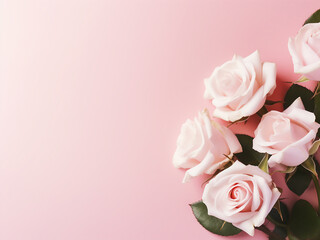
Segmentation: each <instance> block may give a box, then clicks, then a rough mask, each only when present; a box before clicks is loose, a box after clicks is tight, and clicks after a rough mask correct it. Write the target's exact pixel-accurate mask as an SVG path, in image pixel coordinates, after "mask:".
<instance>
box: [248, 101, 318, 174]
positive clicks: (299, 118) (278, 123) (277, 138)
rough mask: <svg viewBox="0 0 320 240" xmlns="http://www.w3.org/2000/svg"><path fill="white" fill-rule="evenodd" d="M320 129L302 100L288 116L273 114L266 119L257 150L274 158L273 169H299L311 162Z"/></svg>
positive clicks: (257, 137) (257, 133)
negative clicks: (307, 161) (275, 167)
mask: <svg viewBox="0 0 320 240" xmlns="http://www.w3.org/2000/svg"><path fill="white" fill-rule="evenodd" d="M319 126H320V125H319V124H318V123H316V122H315V115H314V113H312V112H308V111H306V110H305V109H304V106H303V103H302V101H301V99H300V98H298V99H296V100H295V101H294V102H293V103H292V104H291V105H290V106H289V107H288V108H287V109H286V110H285V111H284V112H278V111H270V112H268V113H267V114H265V115H264V116H263V117H262V119H261V122H260V123H259V125H258V127H257V129H256V130H255V132H254V135H255V137H254V139H253V149H255V150H257V151H259V152H263V153H265V152H266V153H269V154H271V155H272V156H271V157H270V159H269V161H268V164H269V166H270V167H274V166H278V167H281V168H283V167H284V166H298V165H299V164H301V163H303V162H304V161H305V160H307V158H308V156H309V149H310V147H311V145H312V142H313V140H314V139H315V137H316V134H317V130H318V128H319Z"/></svg>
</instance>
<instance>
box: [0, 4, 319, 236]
mask: <svg viewBox="0 0 320 240" xmlns="http://www.w3.org/2000/svg"><path fill="white" fill-rule="evenodd" d="M318 7H319V3H318V1H293V0H290V1H289V0H286V1H275V0H272V1H271V0H269V1H254V0H245V1H231V0H219V1H218V0H210V1H209V0H207V1H190V0H179V1H178V0H177V1H175V0H157V1H156V0H154V1H148V0H132V1H116V0H114V1H102V0H101V1H99V0H94V1H89V0H78V1H76V0H56V1H49V0H42V1H41V0H30V1H23V0H2V1H0V238H1V239H3V240H120V239H146V240H151V239H152V240H164V239H170V240H171V239H172V240H176V239H183V240H195V239H197V240H200V239H204V240H209V239H224V238H222V237H218V236H215V235H213V234H211V233H209V232H207V231H206V230H205V229H203V228H202V227H201V226H200V225H199V224H198V223H197V221H196V220H195V219H194V217H193V215H192V213H191V210H190V207H189V206H188V204H189V203H192V202H195V201H197V200H199V199H200V198H201V195H202V191H203V188H202V187H201V183H202V181H203V179H198V180H196V181H193V182H191V183H189V184H182V183H181V181H182V178H183V174H184V171H182V170H177V169H174V168H173V166H172V163H171V159H172V154H173V152H174V150H175V142H176V138H177V136H178V133H179V130H180V126H181V124H182V123H183V122H184V121H185V119H186V118H188V117H193V116H194V115H196V114H197V112H198V111H199V110H201V109H202V108H204V107H206V106H208V102H207V101H205V100H203V97H202V96H203V92H204V85H203V79H204V78H205V77H208V76H209V75H210V74H211V72H212V71H213V69H214V67H215V66H218V65H220V64H222V63H223V62H225V61H226V60H229V59H231V57H232V56H233V54H234V53H237V54H239V55H242V56H247V55H249V54H250V53H252V52H253V51H254V50H256V49H259V50H260V52H261V56H262V59H263V60H265V61H271V62H275V63H277V68H278V83H279V85H281V84H282V83H280V81H295V80H297V79H298V78H299V76H298V75H295V74H293V67H292V64H291V58H290V56H289V53H288V50H287V41H288V37H289V36H292V35H294V34H295V33H296V32H297V31H298V29H299V28H300V26H301V25H302V23H303V22H304V20H305V19H306V18H307V17H308V16H309V15H310V14H311V13H312V12H314V11H315V10H316V9H317V8H318ZM282 85H283V84H282ZM284 92H285V88H283V89H280V90H277V92H276V94H275V96H272V99H282V98H283V94H284ZM252 124H253V125H252V126H254V124H255V122H253V123H252ZM233 129H234V130H235V131H237V132H240V131H239V128H237V126H234V127H233ZM228 239H239V240H245V239H252V238H250V237H248V236H247V235H246V234H239V235H238V236H235V237H231V238H228ZM254 239H267V238H266V237H265V236H264V235H263V234H262V233H260V232H258V231H257V232H256V237H255V238H254Z"/></svg>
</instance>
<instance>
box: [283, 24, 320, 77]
mask: <svg viewBox="0 0 320 240" xmlns="http://www.w3.org/2000/svg"><path fill="white" fill-rule="evenodd" d="M288 48H289V52H290V54H291V57H292V62H293V67H294V72H295V73H300V74H302V75H304V76H305V77H307V78H309V79H310V80H317V81H320V23H309V24H306V25H304V26H303V27H302V28H301V29H300V30H299V32H298V34H297V35H296V36H295V37H293V38H289V42H288Z"/></svg>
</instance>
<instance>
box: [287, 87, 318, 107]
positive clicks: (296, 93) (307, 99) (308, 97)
mask: <svg viewBox="0 0 320 240" xmlns="http://www.w3.org/2000/svg"><path fill="white" fill-rule="evenodd" d="M298 97H300V98H301V100H302V102H303V105H304V107H305V109H306V110H307V111H309V112H313V110H314V98H312V97H313V92H311V91H310V90H309V89H307V88H305V87H302V86H300V85H298V84H292V86H291V87H290V88H289V90H288V91H287V93H286V95H285V97H284V103H283V108H284V109H286V108H288V107H289V106H290V105H291V104H292V103H293V102H294V101H295V100H296V99H297V98H298Z"/></svg>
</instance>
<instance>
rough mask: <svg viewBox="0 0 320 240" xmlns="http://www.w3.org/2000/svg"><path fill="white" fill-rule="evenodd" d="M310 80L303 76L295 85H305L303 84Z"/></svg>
mask: <svg viewBox="0 0 320 240" xmlns="http://www.w3.org/2000/svg"><path fill="white" fill-rule="evenodd" d="M308 81H309V79H308V78H307V77H305V76H302V77H301V78H300V79H299V80H298V81H295V82H294V83H303V82H308Z"/></svg>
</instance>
